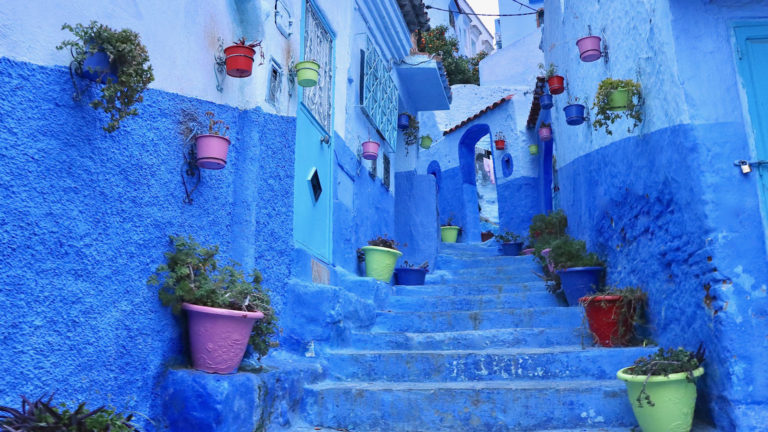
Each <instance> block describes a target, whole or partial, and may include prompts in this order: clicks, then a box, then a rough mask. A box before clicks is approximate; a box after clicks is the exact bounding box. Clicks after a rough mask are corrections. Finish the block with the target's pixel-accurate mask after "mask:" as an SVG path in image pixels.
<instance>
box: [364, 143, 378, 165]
mask: <svg viewBox="0 0 768 432" xmlns="http://www.w3.org/2000/svg"><path fill="white" fill-rule="evenodd" d="M378 157H379V143H377V142H376V141H366V142H364V143H363V159H365V160H376V159H377V158H378Z"/></svg>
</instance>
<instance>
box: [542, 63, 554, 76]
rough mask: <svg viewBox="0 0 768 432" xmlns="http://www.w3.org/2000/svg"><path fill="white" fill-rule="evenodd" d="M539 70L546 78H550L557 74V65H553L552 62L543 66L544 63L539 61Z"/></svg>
mask: <svg viewBox="0 0 768 432" xmlns="http://www.w3.org/2000/svg"><path fill="white" fill-rule="evenodd" d="M539 71H540V72H541V74H542V75H544V76H545V77H546V78H547V79H550V78H552V77H553V76H555V75H557V66H555V64H554V63H550V64H549V67H546V68H545V67H544V63H539Z"/></svg>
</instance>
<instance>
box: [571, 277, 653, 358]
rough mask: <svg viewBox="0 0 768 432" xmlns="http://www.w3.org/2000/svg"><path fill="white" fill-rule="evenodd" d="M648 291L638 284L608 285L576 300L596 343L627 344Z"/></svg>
mask: <svg viewBox="0 0 768 432" xmlns="http://www.w3.org/2000/svg"><path fill="white" fill-rule="evenodd" d="M647 298H648V295H647V294H646V293H645V292H643V291H642V290H641V289H640V288H635V287H626V288H611V289H608V290H604V291H601V292H598V293H595V294H590V295H587V296H583V297H581V298H580V299H579V304H580V305H582V306H584V313H585V316H586V319H587V323H588V324H589V331H590V333H591V334H592V336H593V338H594V341H595V343H597V344H599V345H600V346H603V347H615V346H626V345H627V344H628V343H629V342H630V341H631V339H632V338H633V336H634V334H635V331H634V330H635V323H636V322H637V321H639V319H640V312H641V311H642V309H643V306H644V305H645V302H646V300H647Z"/></svg>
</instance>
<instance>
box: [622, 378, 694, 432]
mask: <svg viewBox="0 0 768 432" xmlns="http://www.w3.org/2000/svg"><path fill="white" fill-rule="evenodd" d="M628 369H629V368H624V369H622V370H620V371H618V372H617V373H616V377H617V378H619V379H620V380H622V381H624V383H625V384H626V385H627V397H628V398H629V403H630V404H632V411H633V412H634V413H635V419H636V420H637V423H639V424H640V428H641V429H642V430H643V432H669V431H690V430H691V425H692V423H693V411H694V408H695V405H696V382H695V381H691V380H689V379H688V373H687V372H680V373H673V374H669V375H667V376H663V375H661V376H651V377H647V376H646V375H630V374H628V373H627V370H628ZM692 374H693V378H694V380H695V379H696V378H698V377H700V376H702V375H703V374H704V368H703V367H699V368H698V369H696V370H694V371H693V372H692ZM646 378H647V379H648V382H647V383H646V385H645V392H646V393H647V394H648V396H649V397H650V398H651V402H653V404H654V405H653V406H650V405H648V404H647V403H646V402H645V398H644V396H643V397H641V400H642V401H643V406H642V407H639V406H638V403H637V396H638V395H639V394H640V391H641V390H642V388H643V383H644V382H645V380H646Z"/></svg>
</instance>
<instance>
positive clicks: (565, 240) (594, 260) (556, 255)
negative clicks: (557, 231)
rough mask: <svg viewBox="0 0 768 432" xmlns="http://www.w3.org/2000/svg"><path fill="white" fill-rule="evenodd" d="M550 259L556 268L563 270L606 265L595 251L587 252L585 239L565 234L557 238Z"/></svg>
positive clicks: (552, 245) (551, 246) (552, 246)
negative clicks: (577, 238)
mask: <svg viewBox="0 0 768 432" xmlns="http://www.w3.org/2000/svg"><path fill="white" fill-rule="evenodd" d="M550 248H551V249H552V250H551V251H550V252H549V260H550V261H552V262H553V263H554V264H555V269H557V270H561V269H566V268H573V267H604V266H605V263H604V262H603V260H601V259H600V258H599V257H598V256H597V254H595V253H594V252H587V245H586V243H585V242H584V241H583V240H576V239H574V238H572V237H571V236H568V235H566V236H564V237H561V238H559V239H557V240H555V241H554V242H553V243H552V244H551V245H550Z"/></svg>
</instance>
